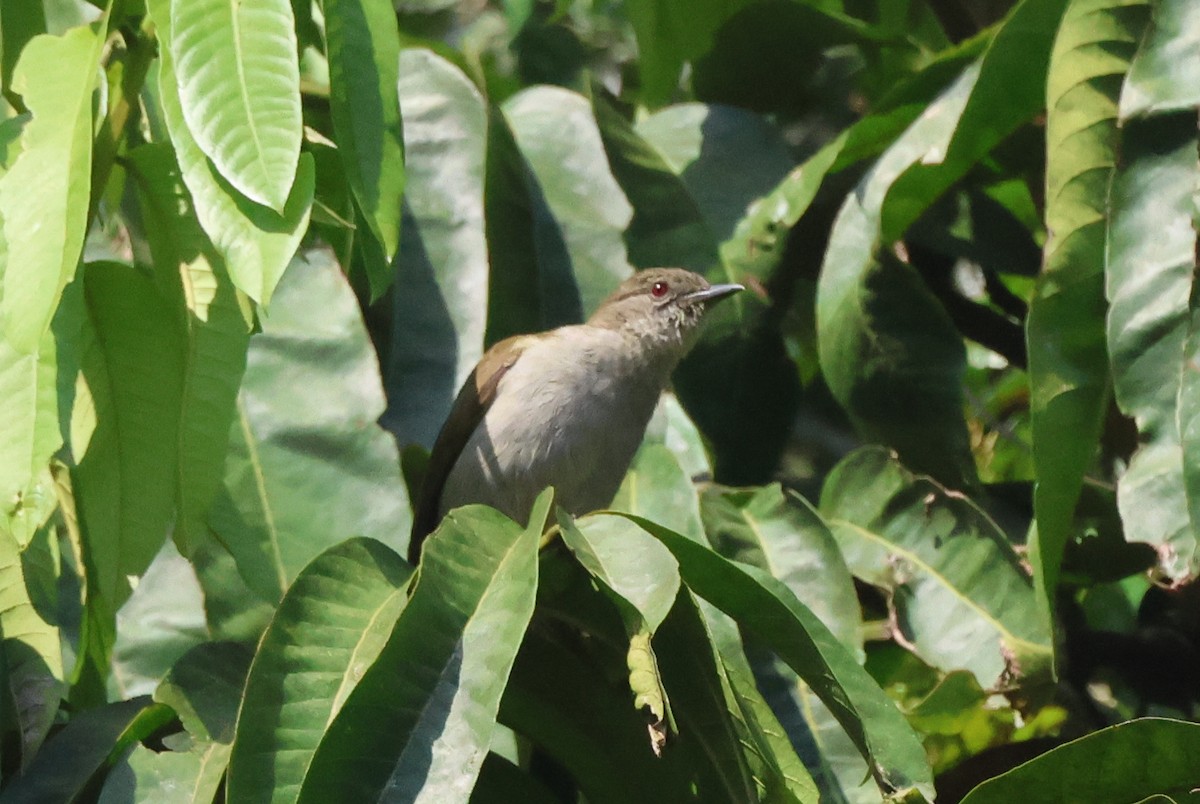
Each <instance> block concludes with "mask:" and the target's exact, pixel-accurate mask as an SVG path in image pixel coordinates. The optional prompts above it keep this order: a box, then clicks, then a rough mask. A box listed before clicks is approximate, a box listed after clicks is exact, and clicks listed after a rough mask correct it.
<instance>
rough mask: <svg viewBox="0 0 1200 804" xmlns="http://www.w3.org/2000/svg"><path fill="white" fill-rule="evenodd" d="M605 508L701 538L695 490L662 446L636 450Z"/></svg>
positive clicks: (701, 527)
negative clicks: (613, 495) (609, 504)
mask: <svg viewBox="0 0 1200 804" xmlns="http://www.w3.org/2000/svg"><path fill="white" fill-rule="evenodd" d="M609 507H610V508H611V509H612V510H614V511H622V512H624V513H627V514H636V515H638V516H644V517H646V518H647V519H653V520H654V521H655V522H658V523H660V524H662V525H664V526H665V527H669V528H671V529H672V530H674V531H676V532H678V533H682V534H684V535H685V536H687V537H689V538H691V539H694V540H696V541H700V540H702V539H703V538H704V525H703V524H701V522H700V500H699V499H698V496H697V494H696V486H695V484H693V483H692V479H691V478H690V477H688V476H687V474H685V473H684V471H683V467H681V466H680V465H679V461H678V460H677V459H676V457H675V455H674V454H673V453H672V452H671V450H670V449H669V448H667V446H666V445H664V444H654V443H646V444H642V446H641V447H639V448H638V451H637V453H635V454H634V456H633V463H632V464H630V466H629V470H628V471H627V472H626V473H625V478H624V479H623V480H622V481H621V487H620V488H619V489H617V496H616V497H615V498H613V501H612V505H611V506H609ZM674 598H675V593H674V592H672V593H671V599H672V600H673V599H674Z"/></svg>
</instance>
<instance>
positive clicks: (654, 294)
mask: <svg viewBox="0 0 1200 804" xmlns="http://www.w3.org/2000/svg"><path fill="white" fill-rule="evenodd" d="M740 290H744V288H743V287H742V286H741V285H734V284H723V285H713V284H710V283H709V281H708V280H707V279H705V278H704V277H702V276H700V274H696V273H692V272H691V271H685V270H684V269H682V268H647V269H646V270H644V271H638V272H637V273H636V274H634V275H633V276H631V277H629V278H628V279H626V280H625V281H624V282H622V283H621V285H620V286H619V287H618V288H617V289H616V290H615V291H613V293H612V295H611V296H609V297H608V298H607V299H605V300H604V302H603V303H602V304H601V305H600V306H599V307H598V308H597V309H596V312H595V313H594V314H593V315H592V317H591V319H590V320H589V321H588V323H589V324H590V325H592V326H599V327H604V328H607V329H613V330H617V331H619V332H622V333H624V334H627V335H630V336H632V337H636V338H637V339H638V340H640V341H642V342H643V343H644V344H645V346H646V347H647V348H649V349H655V350H660V349H661V350H663V351H666V352H678V356H680V357H681V356H682V355H683V353H684V352H686V351H687V350H688V349H689V348H691V346H692V344H693V343H694V342H695V339H696V336H698V335H699V333H700V324H701V322H702V321H703V320H704V314H705V313H706V312H707V311H708V310H709V309H711V308H712V305H714V304H715V303H716V302H718V301H719V300H721V299H724V298H726V297H728V296H731V295H733V294H734V293H737V292H738V291H740Z"/></svg>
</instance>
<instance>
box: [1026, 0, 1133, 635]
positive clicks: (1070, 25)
mask: <svg viewBox="0 0 1200 804" xmlns="http://www.w3.org/2000/svg"><path fill="white" fill-rule="evenodd" d="M1148 16H1149V7H1148V5H1147V4H1146V3H1144V2H1141V1H1140V0H1072V2H1071V3H1070V5H1069V6H1068V7H1067V10H1066V13H1065V14H1064V16H1063V20H1062V24H1061V25H1060V26H1059V29H1058V33H1057V37H1056V39H1055V41H1054V50H1053V52H1052V54H1051V57H1050V71H1049V77H1048V79H1047V86H1046V101H1047V107H1048V109H1047V114H1046V213H1045V220H1046V228H1047V230H1048V231H1049V233H1050V235H1049V239H1048V240H1047V242H1046V248H1045V254H1044V258H1043V264H1042V274H1041V276H1040V277H1039V279H1038V284H1037V287H1036V290H1035V292H1034V297H1033V300H1032V302H1031V304H1030V307H1029V318H1028V320H1027V322H1026V342H1027V343H1028V344H1029V394H1030V400H1029V407H1030V416H1031V419H1032V426H1033V460H1034V467H1035V470H1036V473H1037V485H1036V487H1035V489H1034V514H1035V517H1036V521H1037V532H1036V533H1035V534H1034V535H1033V536H1032V537H1031V539H1030V543H1029V558H1030V563H1032V565H1033V568H1034V574H1035V578H1036V582H1037V590H1038V594H1039V599H1040V600H1041V604H1042V606H1043V608H1044V610H1045V615H1044V616H1045V617H1046V619H1047V623H1048V622H1049V617H1050V612H1051V611H1052V610H1053V602H1054V595H1055V588H1056V586H1057V584H1058V575H1059V567H1060V566H1061V563H1062V551H1063V547H1064V545H1065V544H1066V542H1067V539H1068V538H1069V537H1070V535H1071V525H1072V516H1073V513H1074V510H1075V504H1076V501H1077V500H1078V498H1079V490H1080V487H1081V486H1082V483H1083V475H1084V472H1086V471H1087V469H1088V467H1089V466H1090V465H1091V463H1092V460H1093V458H1094V455H1095V451H1096V444H1097V440H1098V438H1099V434H1100V427H1101V421H1102V419H1103V415H1104V411H1105V408H1106V406H1107V403H1108V384H1109V378H1108V366H1107V355H1106V351H1105V343H1104V274H1103V266H1104V242H1105V237H1106V230H1107V228H1108V218H1107V214H1106V203H1107V196H1108V192H1107V191H1108V185H1109V181H1110V179H1111V175H1112V168H1113V165H1114V164H1115V160H1116V150H1115V149H1116V145H1117V137H1118V134H1117V126H1116V116H1117V93H1118V92H1119V90H1120V84H1121V80H1122V78H1123V77H1124V74H1125V71H1126V70H1127V69H1128V66H1129V60H1130V59H1131V58H1132V56H1133V52H1134V49H1135V47H1136V45H1137V42H1138V39H1139V37H1140V36H1141V33H1142V29H1143V28H1144V26H1145V24H1146V20H1147V18H1148Z"/></svg>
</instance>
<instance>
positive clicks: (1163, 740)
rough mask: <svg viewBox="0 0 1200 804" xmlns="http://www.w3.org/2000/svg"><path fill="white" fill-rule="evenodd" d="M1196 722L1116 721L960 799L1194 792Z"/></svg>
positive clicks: (1199, 736)
mask: <svg viewBox="0 0 1200 804" xmlns="http://www.w3.org/2000/svg"><path fill="white" fill-rule="evenodd" d="M1197 767H1200V724H1196V723H1185V722H1182V721H1179V720H1167V719H1165V718H1141V719H1139V720H1131V721H1129V722H1128V723H1120V724H1118V725H1116V726H1111V727H1109V728H1107V729H1103V730H1101V731H1097V732H1094V733H1092V734H1089V735H1087V736H1085V737H1080V738H1079V739H1078V740H1074V741H1072V742H1069V743H1067V744H1066V745H1063V746H1059V747H1058V748H1055V749H1054V750H1052V751H1048V752H1047V753H1045V754H1043V755H1041V756H1040V757H1038V758H1036V759H1033V760H1030V761H1029V762H1026V763H1025V764H1024V765H1019V766H1017V767H1016V768H1014V769H1013V770H1010V771H1009V772H1007V773H1004V774H1001V775H1000V776H997V777H996V778H994V779H988V780H987V781H985V782H984V783H983V784H981V785H979V786H978V787H976V788H975V789H974V790H972V791H971V792H970V793H968V794H967V797H966V798H964V799H963V804H1008V803H1009V802H1012V801H1022V802H1026V803H1027V804H1052V802H1061V801H1150V800H1154V799H1155V798H1158V797H1160V796H1161V797H1163V798H1164V799H1165V800H1168V801H1184V800H1187V799H1190V798H1192V797H1193V794H1194V791H1195V788H1196V768H1197Z"/></svg>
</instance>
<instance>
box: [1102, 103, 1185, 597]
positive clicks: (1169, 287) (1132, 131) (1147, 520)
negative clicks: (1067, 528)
mask: <svg viewBox="0 0 1200 804" xmlns="http://www.w3.org/2000/svg"><path fill="white" fill-rule="evenodd" d="M1196 143H1197V136H1196V115H1195V113H1194V111H1193V112H1192V113H1184V114H1173V115H1159V116H1155V117H1152V118H1149V119H1145V120H1142V119H1137V120H1132V121H1129V122H1127V123H1126V124H1125V127H1124V131H1123V136H1122V146H1121V165H1120V166H1119V167H1118V169H1117V171H1116V173H1115V175H1114V176H1113V182H1112V187H1111V190H1110V193H1109V204H1108V206H1109V215H1110V221H1109V228H1108V232H1107V245H1106V249H1105V253H1106V255H1107V265H1106V266H1105V281H1106V295H1107V296H1108V302H1109V309H1108V319H1107V325H1108V326H1107V330H1108V331H1107V335H1108V351H1109V355H1110V361H1111V365H1112V378H1113V391H1114V393H1115V395H1116V399H1117V404H1118V405H1119V406H1120V407H1121V410H1122V411H1123V412H1124V413H1125V414H1126V415H1128V416H1131V417H1132V418H1133V419H1134V421H1135V422H1137V428H1138V433H1139V442H1140V446H1139V449H1138V451H1137V452H1135V453H1134V455H1133V458H1132V459H1131V460H1130V462H1129V467H1128V468H1127V469H1126V471H1125V473H1124V474H1123V475H1122V476H1121V477H1120V479H1119V480H1118V483H1117V503H1118V505H1119V507H1120V510H1121V520H1122V521H1123V523H1124V532H1125V538H1126V539H1128V540H1129V541H1138V542H1149V543H1150V544H1153V545H1155V546H1156V547H1157V548H1158V550H1159V563H1160V565H1161V567H1162V569H1163V571H1165V573H1166V575H1167V576H1168V577H1169V578H1171V580H1172V581H1174V582H1176V583H1181V582H1184V581H1186V580H1188V579H1189V578H1192V577H1195V575H1196V574H1197V573H1198V572H1200V550H1198V548H1197V542H1196V534H1197V532H1198V530H1197V528H1198V527H1200V513H1193V510H1192V509H1193V503H1192V501H1193V500H1195V499H1196V498H1195V497H1194V496H1193V495H1189V493H1188V481H1189V477H1190V476H1192V475H1194V474H1195V471H1196V470H1195V469H1194V468H1192V467H1190V466H1189V464H1190V463H1192V462H1191V461H1189V460H1187V458H1186V457H1185V453H1184V445H1183V440H1182V438H1181V433H1180V426H1181V425H1183V424H1184V423H1186V422H1190V421H1191V420H1192V419H1193V418H1194V417H1195V416H1196V414H1197V408H1195V407H1193V406H1192V403H1191V400H1189V399H1188V398H1187V397H1186V396H1185V395H1183V386H1184V384H1185V382H1186V381H1187V380H1186V378H1187V377H1188V376H1189V375H1190V374H1193V373H1195V367H1194V364H1193V362H1192V361H1193V360H1194V359H1195V358H1194V353H1192V352H1190V351H1185V343H1186V340H1187V337H1188V329H1189V325H1190V323H1191V318H1192V315H1193V313H1192V309H1194V308H1191V307H1190V306H1189V300H1188V297H1189V295H1190V293H1191V289H1192V283H1193V275H1194V273H1195V270H1196V230H1195V228H1193V226H1194V223H1193V217H1194V215H1195V208H1194V206H1193V196H1194V193H1195V192H1196V187H1197V186H1198V183H1200V163H1198V162H1197V157H1196ZM1150 232H1153V233H1154V236H1152V237H1151V236H1148V233H1150ZM1188 446H1189V447H1190V446H1191V444H1190V443H1189V445H1188Z"/></svg>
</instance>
